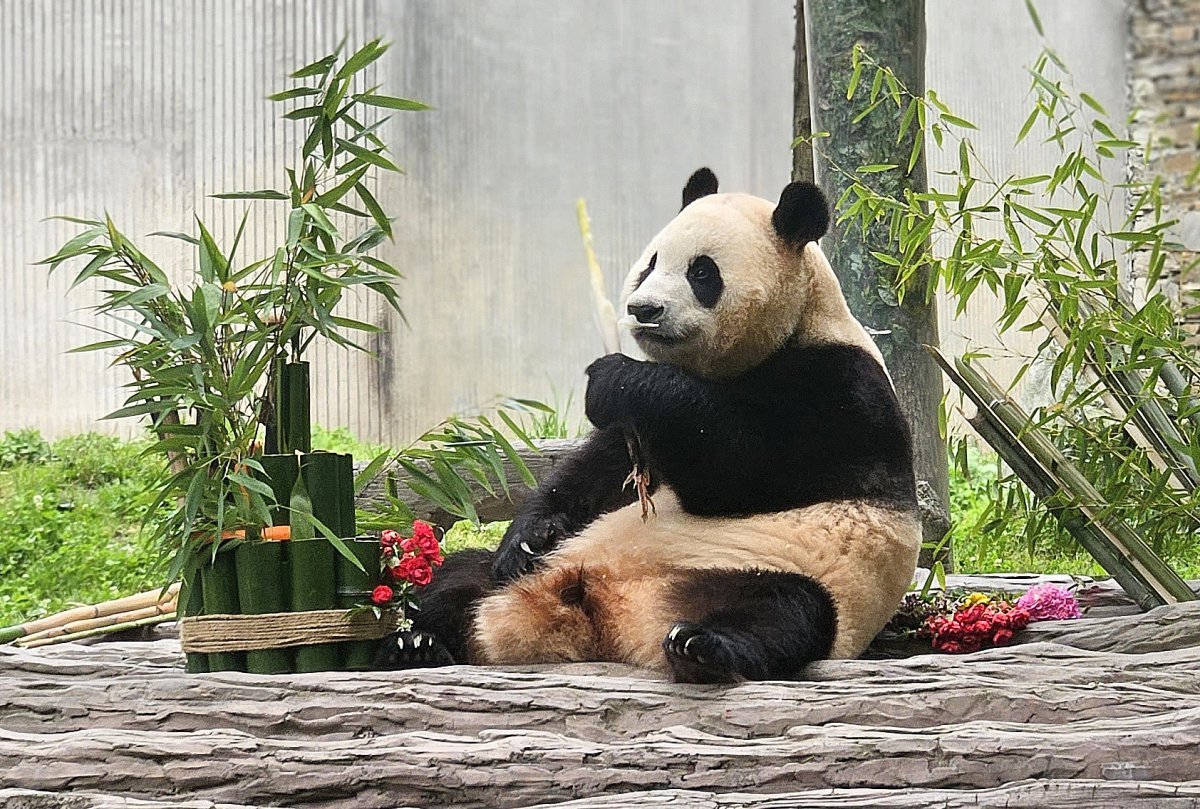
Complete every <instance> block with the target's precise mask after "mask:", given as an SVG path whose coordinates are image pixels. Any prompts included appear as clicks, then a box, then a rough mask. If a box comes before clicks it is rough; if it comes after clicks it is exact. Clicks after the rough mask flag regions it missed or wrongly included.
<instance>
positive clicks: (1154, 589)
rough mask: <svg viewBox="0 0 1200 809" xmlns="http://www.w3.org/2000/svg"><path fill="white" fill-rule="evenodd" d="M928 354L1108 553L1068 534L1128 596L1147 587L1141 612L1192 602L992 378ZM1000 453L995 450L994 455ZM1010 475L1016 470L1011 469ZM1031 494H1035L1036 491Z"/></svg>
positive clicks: (1172, 575)
mask: <svg viewBox="0 0 1200 809" xmlns="http://www.w3.org/2000/svg"><path fill="white" fill-rule="evenodd" d="M931 353H932V354H933V356H934V358H935V359H936V360H937V361H938V363H939V364H940V365H941V366H942V369H943V370H944V371H945V372H946V373H947V375H948V376H949V377H950V378H951V380H952V381H953V382H954V383H955V384H956V385H958V386H959V387H960V388H961V389H962V390H963V391H964V392H965V393H966V394H967V395H968V396H969V397H970V398H971V399H972V401H974V402H975V404H976V406H977V407H978V408H979V410H980V412H981V413H983V414H985V416H986V417H987V418H988V419H989V420H991V421H992V422H993V423H994V425H995V426H997V427H1000V428H1003V429H1004V430H1005V431H1006V432H1007V433H1008V434H1009V435H1010V436H1011V437H1012V443H1015V444H1019V445H1020V446H1021V447H1022V448H1023V449H1024V450H1025V452H1026V453H1027V456H1028V458H1030V459H1033V460H1034V461H1036V463H1037V466H1038V467H1040V468H1041V469H1042V470H1043V472H1044V474H1045V476H1046V478H1047V481H1048V482H1049V483H1052V484H1053V485H1054V486H1055V488H1056V489H1058V490H1060V491H1064V492H1066V493H1067V494H1068V495H1070V497H1071V504H1070V505H1069V506H1066V507H1069V508H1072V509H1076V510H1078V511H1079V513H1080V515H1081V516H1082V517H1083V518H1085V519H1086V520H1087V521H1088V524H1089V525H1090V526H1092V527H1091V528H1090V529H1089V530H1088V531H1087V532H1086V534H1087V537H1089V538H1094V537H1102V538H1103V541H1104V543H1107V544H1108V545H1109V546H1110V548H1109V550H1110V551H1111V552H1105V551H1103V550H1101V551H1100V552H1099V554H1097V553H1094V552H1093V551H1094V549H1095V546H1096V543H1095V542H1092V541H1089V540H1088V539H1087V538H1084V537H1083V536H1082V535H1083V534H1084V533H1085V532H1078V533H1074V532H1073V535H1075V536H1076V538H1077V539H1080V541H1081V544H1083V545H1084V547H1085V548H1086V549H1087V550H1088V551H1089V553H1092V554H1093V557H1094V558H1096V561H1097V562H1098V563H1100V564H1101V565H1102V566H1103V567H1104V568H1105V570H1107V571H1108V572H1109V573H1110V574H1112V576H1113V577H1114V578H1115V579H1117V581H1118V582H1119V583H1120V584H1121V586H1122V587H1124V588H1126V590H1127V591H1128V592H1129V593H1130V595H1131V596H1133V597H1135V598H1136V597H1137V596H1138V593H1139V592H1141V591H1142V589H1143V588H1141V587H1139V585H1138V582H1139V581H1144V583H1145V585H1146V586H1148V587H1149V588H1150V594H1149V595H1146V594H1143V597H1142V598H1141V599H1140V600H1139V603H1140V604H1141V605H1142V607H1143V608H1147V607H1149V606H1156V605H1158V604H1164V603H1173V602H1176V601H1188V600H1192V599H1194V598H1195V594H1194V593H1193V592H1192V591H1191V589H1190V588H1189V587H1188V586H1187V584H1186V583H1185V582H1184V581H1183V580H1182V579H1180V578H1179V576H1178V575H1177V574H1176V573H1175V572H1174V571H1173V570H1171V568H1170V567H1169V566H1168V565H1167V564H1166V563H1165V562H1163V561H1162V559H1160V558H1159V557H1158V556H1157V555H1156V554H1155V553H1154V552H1153V551H1152V550H1151V549H1150V547H1149V546H1148V545H1146V543H1145V542H1144V541H1143V540H1142V538H1141V537H1140V536H1138V534H1137V532H1135V531H1134V530H1133V529H1132V528H1130V527H1129V526H1128V525H1127V524H1126V523H1125V522H1124V521H1123V520H1120V519H1118V518H1116V517H1115V516H1113V515H1111V514H1107V515H1105V512H1106V510H1107V509H1108V508H1109V506H1108V504H1107V503H1105V501H1104V498H1103V496H1102V495H1101V494H1100V492H1099V491H1097V490H1096V489H1095V487H1093V486H1092V485H1091V483H1090V482H1088V481H1087V479H1086V478H1084V477H1083V475H1082V474H1080V473H1079V471H1078V470H1077V469H1076V468H1075V467H1074V465H1073V464H1071V463H1070V461H1069V460H1068V459H1067V458H1066V457H1065V456H1064V455H1062V453H1061V452H1059V451H1058V449H1057V448H1056V447H1055V446H1054V445H1053V444H1052V443H1051V442H1050V441H1049V440H1048V439H1046V437H1045V436H1044V435H1043V434H1042V433H1041V432H1040V431H1039V430H1037V429H1036V428H1034V427H1033V426H1032V425H1031V422H1030V419H1029V417H1028V415H1026V414H1025V413H1024V412H1023V411H1022V410H1021V409H1020V408H1019V407H1017V405H1016V404H1015V403H1013V402H1012V401H1011V400H1009V399H1008V397H1007V396H1006V395H1005V394H1004V393H1003V391H1002V390H1001V389H1000V387H999V385H997V384H995V382H994V380H991V379H990V377H986V376H985V374H983V373H981V372H979V371H977V370H976V369H974V368H972V367H971V366H969V365H967V364H966V363H964V362H963V361H962V360H956V361H955V363H954V366H953V367H951V365H950V363H949V362H948V361H947V360H946V358H945V357H943V356H942V355H941V354H940V353H939V352H937V351H936V350H933V349H931ZM1000 449H1001V448H1000V447H997V451H1000ZM1014 471H1017V469H1016V468H1015V467H1014ZM1018 474H1019V472H1018ZM1023 479H1024V478H1023ZM1031 489H1032V487H1031ZM1034 493H1035V494H1037V491H1036V490H1035V492H1034ZM1051 494H1053V493H1051ZM1110 565H1111V567H1110Z"/></svg>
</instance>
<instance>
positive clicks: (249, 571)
mask: <svg viewBox="0 0 1200 809" xmlns="http://www.w3.org/2000/svg"><path fill="white" fill-rule="evenodd" d="M287 545H288V543H286V542H264V541H261V540H254V541H248V542H242V543H240V544H239V545H238V546H237V548H236V549H235V550H234V559H235V561H236V568H237V589H238V606H239V607H240V608H241V613H242V614H243V615H261V614H263V613H268V612H284V611H285V610H286V609H287V608H288V604H289V603H290V600H289V598H288V592H287V587H288V574H287V571H286V569H285V564H286V555H285V552H286V550H287ZM291 670H292V654H291V651H290V650H288V649H251V650H249V651H247V652H246V671H248V672H250V673H251V674H285V673H287V672H290V671H291Z"/></svg>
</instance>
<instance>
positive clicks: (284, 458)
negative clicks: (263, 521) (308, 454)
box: [256, 453, 300, 525]
mask: <svg viewBox="0 0 1200 809" xmlns="http://www.w3.org/2000/svg"><path fill="white" fill-rule="evenodd" d="M256 460H257V461H258V462H259V463H261V464H262V467H263V472H264V473H265V475H264V477H265V482H266V484H267V485H268V486H270V487H271V492H272V493H273V494H274V495H275V502H276V504H277V505H276V506H275V507H274V508H272V509H271V521H272V523H273V524H274V525H290V524H291V513H290V512H289V511H288V503H289V502H290V501H291V497H292V489H293V488H294V487H295V485H296V476H297V475H299V474H300V462H299V458H298V457H297V456H296V455H295V453H292V454H288V455H281V454H274V455H263V456H260V457H259V458H256Z"/></svg>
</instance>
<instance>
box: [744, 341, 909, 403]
mask: <svg viewBox="0 0 1200 809" xmlns="http://www.w3.org/2000/svg"><path fill="white" fill-rule="evenodd" d="M741 384H744V385H746V386H748V387H751V388H767V389H779V390H780V391H790V392H792V393H793V394H796V395H800V396H804V397H808V398H809V399H813V400H822V401H825V402H828V403H829V404H831V405H838V404H846V403H856V404H870V403H877V404H882V405H889V404H892V403H895V402H896V399H895V393H894V392H893V389H892V384H891V380H890V379H888V375H887V372H886V371H885V370H884V369H883V365H882V364H881V363H880V362H879V360H878V359H876V357H875V356H874V355H872V354H871V353H869V352H868V351H867V350H866V349H864V348H862V347H860V346H855V345H849V344H844V343H800V342H798V341H795V340H791V341H789V342H788V343H787V344H785V345H784V346H783V347H782V348H780V349H779V350H778V351H777V352H775V354H773V355H772V356H771V357H770V358H768V359H767V360H766V362H764V363H763V364H762V365H760V366H758V367H757V368H755V369H754V370H752V371H750V372H749V373H748V374H747V375H746V376H745V377H744V378H743V380H742V381H741ZM880 400H883V401H880ZM814 403H815V402H814Z"/></svg>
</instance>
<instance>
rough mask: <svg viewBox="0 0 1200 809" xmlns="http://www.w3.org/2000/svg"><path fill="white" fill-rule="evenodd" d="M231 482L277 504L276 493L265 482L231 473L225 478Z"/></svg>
mask: <svg viewBox="0 0 1200 809" xmlns="http://www.w3.org/2000/svg"><path fill="white" fill-rule="evenodd" d="M225 477H226V478H227V479H228V480H229V481H231V482H233V483H236V484H237V485H239V486H244V487H245V488H247V489H249V490H250V491H252V492H257V493H258V494H261V495H262V496H263V497H265V498H268V499H269V500H270V501H271V502H272V503H274V502H275V493H274V492H273V491H272V490H271V487H270V486H268V485H267V484H266V483H265V482H263V481H261V480H259V479H258V478H252V477H250V476H249V475H243V474H242V473H241V472H230V473H229V474H227V475H226V476H225Z"/></svg>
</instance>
